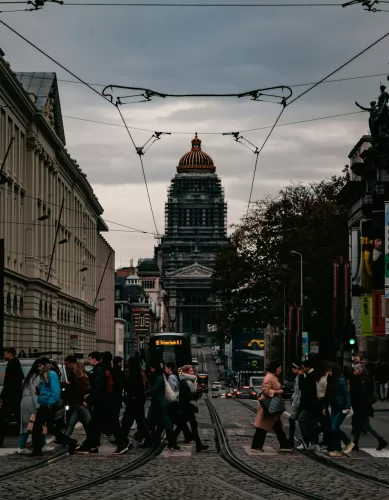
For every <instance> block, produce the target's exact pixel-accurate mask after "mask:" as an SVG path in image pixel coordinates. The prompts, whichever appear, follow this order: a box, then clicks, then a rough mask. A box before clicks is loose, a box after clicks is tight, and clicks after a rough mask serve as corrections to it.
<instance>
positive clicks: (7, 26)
mask: <svg viewBox="0 0 389 500" xmlns="http://www.w3.org/2000/svg"><path fill="white" fill-rule="evenodd" d="M0 23H1V24H2V25H3V26H5V27H6V28H8V29H9V30H10V31H12V32H13V33H14V34H15V35H17V36H18V37H19V38H21V39H22V40H24V41H25V42H26V43H28V44H29V45H31V47H33V48H34V49H36V50H38V52H40V53H41V54H43V55H44V56H46V57H47V58H48V59H50V60H51V61H52V62H53V63H54V64H57V65H58V66H59V67H60V68H62V69H63V70H64V71H66V72H67V73H69V74H70V75H72V76H73V77H74V78H76V79H77V80H79V81H80V82H81V83H83V84H84V85H86V86H87V87H88V88H89V89H91V90H92V91H93V92H94V93H95V94H97V95H98V96H100V97H101V98H102V99H104V100H105V101H107V102H110V101H109V100H108V99H106V98H105V97H104V96H103V95H102V94H100V92H99V91H97V90H96V89H95V88H93V87H92V86H91V85H89V84H88V83H86V82H85V81H84V80H83V79H82V78H80V77H78V76H77V75H75V74H74V73H73V72H72V71H70V70H69V69H67V68H66V67H65V66H63V65H62V64H61V63H59V62H58V61H57V60H55V59H54V58H53V57H51V56H49V55H48V54H47V53H46V52H45V51H43V50H42V49H40V48H39V47H38V46H37V45H35V44H34V43H32V42H31V41H30V40H28V39H27V38H26V37H24V36H23V35H22V34H21V33H18V32H17V31H16V30H14V29H13V28H12V27H11V26H9V25H8V24H7V23H5V22H4V21H2V20H1V19H0ZM110 104H111V103H110ZM116 108H117V110H118V111H119V114H120V116H121V118H122V120H123V124H124V125H125V127H126V129H127V132H128V135H129V137H130V139H131V141H132V143H133V145H134V147H135V151H136V150H137V148H136V144H135V142H134V139H133V137H132V135H131V132H130V130H129V128H128V127H127V124H126V121H125V120H124V118H123V115H122V113H121V111H120V109H119V107H117V106H116ZM139 158H140V160H141V161H140V163H141V167H142V172H143V178H144V180H145V183H146V190H147V195H148V200H149V204H150V208H151V213H152V217H153V221H154V226H155V230H156V232H157V234H158V228H157V224H156V220H155V215H154V210H153V207H152V203H151V197H150V193H149V188H148V185H147V180H146V174H145V170H144V165H143V161H142V158H141V157H140V155H139Z"/></svg>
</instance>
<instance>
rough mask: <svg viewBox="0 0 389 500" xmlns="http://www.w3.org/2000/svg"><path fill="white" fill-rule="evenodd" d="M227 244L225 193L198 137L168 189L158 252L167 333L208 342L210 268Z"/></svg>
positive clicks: (211, 308) (194, 341)
mask: <svg viewBox="0 0 389 500" xmlns="http://www.w3.org/2000/svg"><path fill="white" fill-rule="evenodd" d="M227 242H228V238H227V204H226V203H225V201H224V190H223V188H222V186H221V182H220V179H219V178H218V176H217V174H216V167H215V164H214V161H213V159H212V158H211V157H210V156H209V155H208V154H207V153H205V152H204V151H203V150H202V148H201V140H200V139H199V138H198V136H197V133H196V135H195V138H194V139H193V140H192V148H191V150H190V151H189V152H188V153H186V154H184V155H183V156H182V158H181V159H180V161H179V162H178V166H177V174H176V175H175V177H174V178H173V179H172V182H171V186H170V188H169V190H168V200H167V203H166V205H165V235H164V236H163V237H162V239H161V243H160V244H159V246H158V248H157V249H156V252H157V255H156V258H157V261H158V266H159V268H160V270H161V274H162V283H163V287H164V290H165V297H164V305H165V310H166V314H165V318H164V326H165V329H166V330H174V331H179V332H185V333H190V334H191V335H192V344H198V343H210V340H211V335H210V331H211V330H212V327H211V326H210V325H211V324H212V317H213V313H214V310H215V307H217V305H216V302H215V298H214V297H212V295H211V278H212V272H213V270H212V267H213V264H214V261H215V254H216V253H217V252H219V251H220V250H221V249H222V247H223V246H224V245H226V243H227Z"/></svg>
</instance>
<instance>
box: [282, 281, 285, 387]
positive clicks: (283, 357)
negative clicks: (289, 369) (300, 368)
mask: <svg viewBox="0 0 389 500" xmlns="http://www.w3.org/2000/svg"><path fill="white" fill-rule="evenodd" d="M282 360H283V368H284V369H283V372H284V382H285V380H286V285H285V283H284V337H283V345H282Z"/></svg>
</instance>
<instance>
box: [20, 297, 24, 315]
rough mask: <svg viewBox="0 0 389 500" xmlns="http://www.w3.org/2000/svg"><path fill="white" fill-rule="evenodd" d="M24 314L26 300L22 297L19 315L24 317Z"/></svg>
mask: <svg viewBox="0 0 389 500" xmlns="http://www.w3.org/2000/svg"><path fill="white" fill-rule="evenodd" d="M23 313H24V300H23V297H20V301H19V314H20V316H23Z"/></svg>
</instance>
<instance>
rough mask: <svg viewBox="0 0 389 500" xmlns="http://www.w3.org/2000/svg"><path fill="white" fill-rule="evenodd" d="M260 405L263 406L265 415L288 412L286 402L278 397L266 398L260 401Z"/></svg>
mask: <svg viewBox="0 0 389 500" xmlns="http://www.w3.org/2000/svg"><path fill="white" fill-rule="evenodd" d="M259 404H260V405H261V406H262V408H263V411H264V412H265V415H267V416H269V415H278V414H280V413H284V411H285V410H286V408H285V403H284V400H283V399H281V398H280V397H278V396H274V397H273V398H265V399H261V400H260V401H259Z"/></svg>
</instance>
